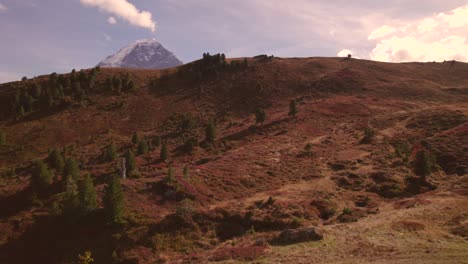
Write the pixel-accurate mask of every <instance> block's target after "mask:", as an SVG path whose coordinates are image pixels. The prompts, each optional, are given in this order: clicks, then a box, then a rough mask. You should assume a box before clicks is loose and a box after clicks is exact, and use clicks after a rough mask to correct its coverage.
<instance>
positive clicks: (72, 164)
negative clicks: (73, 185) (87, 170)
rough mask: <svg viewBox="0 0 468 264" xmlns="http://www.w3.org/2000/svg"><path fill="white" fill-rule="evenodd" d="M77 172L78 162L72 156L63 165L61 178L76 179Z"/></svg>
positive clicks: (78, 171) (78, 170)
mask: <svg viewBox="0 0 468 264" xmlns="http://www.w3.org/2000/svg"><path fill="white" fill-rule="evenodd" d="M79 173H80V169H79V167H78V162H76V160H75V159H73V158H68V159H67V161H66V162H65V167H64V168H63V174H62V177H63V178H62V180H66V179H67V178H68V177H71V178H73V180H75V181H76V180H77V179H78V176H79Z"/></svg>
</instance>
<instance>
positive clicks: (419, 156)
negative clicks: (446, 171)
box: [414, 149, 435, 179]
mask: <svg viewBox="0 0 468 264" xmlns="http://www.w3.org/2000/svg"><path fill="white" fill-rule="evenodd" d="M434 164H435V162H434V157H432V155H431V154H430V153H429V152H428V151H426V150H424V149H423V150H420V151H418V152H417V153H416V156H415V159H414V171H415V173H416V174H418V175H420V176H421V177H422V178H423V179H425V178H426V176H429V175H431V173H432V170H433V168H434Z"/></svg>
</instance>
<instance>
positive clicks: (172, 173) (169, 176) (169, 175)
mask: <svg viewBox="0 0 468 264" xmlns="http://www.w3.org/2000/svg"><path fill="white" fill-rule="evenodd" d="M174 181H175V171H174V168H173V167H172V164H171V165H169V167H168V168H167V176H166V179H165V182H166V183H172V182H174Z"/></svg>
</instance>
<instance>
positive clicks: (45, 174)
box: [31, 161, 52, 193]
mask: <svg viewBox="0 0 468 264" xmlns="http://www.w3.org/2000/svg"><path fill="white" fill-rule="evenodd" d="M51 183H52V173H51V172H50V171H49V169H48V168H47V166H46V165H45V164H44V163H43V162H42V161H38V162H36V164H35V168H34V171H33V173H32V175H31V187H32V189H33V191H34V192H36V193H37V192H44V191H46V190H47V189H48V188H49V186H50V184H51Z"/></svg>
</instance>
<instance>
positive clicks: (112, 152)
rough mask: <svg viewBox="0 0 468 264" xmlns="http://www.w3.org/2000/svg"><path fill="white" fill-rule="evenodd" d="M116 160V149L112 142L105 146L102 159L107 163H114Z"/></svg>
mask: <svg viewBox="0 0 468 264" xmlns="http://www.w3.org/2000/svg"><path fill="white" fill-rule="evenodd" d="M116 158H117V147H116V146H115V144H114V142H112V143H110V144H109V145H107V146H106V149H105V151H104V159H105V160H106V161H108V162H110V161H114V160H115V159H116Z"/></svg>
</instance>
